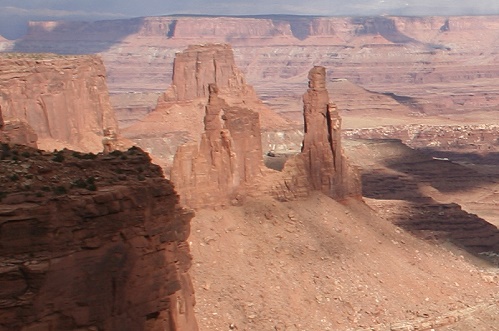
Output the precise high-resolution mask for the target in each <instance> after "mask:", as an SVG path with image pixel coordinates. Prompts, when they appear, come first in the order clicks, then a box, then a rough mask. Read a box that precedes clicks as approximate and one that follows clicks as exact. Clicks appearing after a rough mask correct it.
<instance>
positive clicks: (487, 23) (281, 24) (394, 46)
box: [15, 16, 499, 112]
mask: <svg viewBox="0 0 499 331" xmlns="http://www.w3.org/2000/svg"><path fill="white" fill-rule="evenodd" d="M497 22H498V20H497V16H481V17H480V16H469V17H466V16H462V17H394V16H383V17H364V18H362V17H356V18H353V17H300V16H268V17H254V18H250V17H246V18H235V17H230V18H228V17H168V16H165V17H147V18H141V19H130V20H115V21H101V22H92V23H82V22H48V23H47V22H33V23H31V25H30V31H29V33H28V35H26V36H25V37H24V38H23V39H21V40H18V41H16V45H15V48H16V49H17V50H19V51H51V52H62V53H66V54H67V53H71V54H75V53H85V52H101V53H102V56H103V58H104V61H105V63H106V67H107V68H108V72H109V84H110V87H111V89H112V90H115V91H116V90H120V91H143V90H157V89H158V86H166V84H168V83H169V82H170V81H171V77H172V71H171V70H170V69H168V68H167V69H165V62H166V63H167V64H168V63H172V62H173V59H174V57H175V52H177V51H180V50H182V49H183V48H185V47H187V45H190V44H195V43H208V42H211V43H214V42H217V43H231V44H232V45H233V47H234V49H235V54H236V61H237V64H238V66H239V68H241V70H242V71H243V72H244V74H245V76H246V79H247V80H248V81H249V82H251V84H252V85H253V86H255V88H256V90H257V91H258V94H259V95H260V96H262V97H263V98H264V99H265V101H266V102H272V99H274V98H275V97H277V96H281V95H282V94H283V93H286V95H292V96H296V97H299V95H300V94H301V91H302V87H301V86H300V85H299V84H298V82H302V81H303V79H304V78H305V77H306V74H307V72H308V69H309V68H310V67H311V66H313V65H322V66H325V67H328V68H332V69H333V68H334V72H335V76H336V77H341V78H347V79H349V80H350V81H352V82H353V83H355V84H360V85H361V86H363V87H366V88H369V89H370V90H374V91H379V92H387V91H389V92H393V93H396V94H398V95H408V96H411V97H422V98H423V99H424V100H426V101H427V103H428V104H427V105H426V106H427V107H426V109H425V111H427V112H434V111H448V110H449V109H459V110H463V111H469V110H473V109H476V108H481V107H491V106H495V105H496V104H497V103H498V101H499V91H498V90H497V88H496V84H495V79H496V78H497V77H499V70H498V69H497V66H496V65H495V57H494V54H495V53H496V52H497V44H496V43H495V42H494V41H495V40H496V39H497V38H498V34H497V31H499V30H498V23H497ZM74 31H78V33H77V34H75V33H74ZM277 80H279V81H283V83H280V84H279V87H277V88H276V86H275V85H276V84H275V82H276V81H277ZM284 84H285V85H284ZM470 86H475V87H474V88H473V90H474V92H472V93H470V90H471V88H470ZM476 87H479V88H478V89H477V88H476ZM436 91H438V93H436ZM428 101H431V102H428ZM274 104H275V105H276V106H277V105H278V104H276V103H274ZM201 110H202V109H201ZM296 110H298V109H296Z"/></svg>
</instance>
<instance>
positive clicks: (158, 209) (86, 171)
mask: <svg viewBox="0 0 499 331" xmlns="http://www.w3.org/2000/svg"><path fill="white" fill-rule="evenodd" d="M1 147H2V148H1V150H0V158H1V161H0V162H1V163H2V166H1V167H0V180H1V181H2V183H3V184H2V192H1V196H0V199H1V202H0V243H1V244H0V260H1V262H0V284H1V286H0V330H86V331H97V330H123V331H141V330H167V331H174V330H197V329H198V328H197V322H196V319H195V317H194V312H193V306H194V293H193V287H192V284H191V280H190V277H189V274H188V271H189V268H190V266H191V255H190V252H189V245H188V243H187V238H188V236H189V232H190V220H191V218H192V217H193V213H192V212H191V211H189V210H186V209H183V208H181V207H180V206H179V204H178V196H177V194H176V193H175V191H174V189H173V185H172V184H171V183H170V182H169V181H168V180H166V179H164V178H163V177H162V172H161V169H160V168H159V167H158V166H156V165H153V164H151V163H150V158H149V157H148V155H147V154H146V153H144V152H142V151H141V150H140V149H138V148H131V149H129V150H128V151H125V152H120V151H115V152H112V153H110V154H107V155H104V154H99V155H95V154H84V153H79V152H74V151H70V150H66V149H64V150H62V151H59V152H55V153H52V152H44V151H41V150H37V149H33V148H30V147H26V146H21V145H8V144H2V145H1Z"/></svg>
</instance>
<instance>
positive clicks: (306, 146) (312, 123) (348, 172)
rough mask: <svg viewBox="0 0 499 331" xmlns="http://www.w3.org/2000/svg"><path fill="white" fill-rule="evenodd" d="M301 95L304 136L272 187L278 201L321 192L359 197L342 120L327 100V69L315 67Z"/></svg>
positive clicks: (358, 178) (331, 195)
mask: <svg viewBox="0 0 499 331" xmlns="http://www.w3.org/2000/svg"><path fill="white" fill-rule="evenodd" d="M308 79H309V89H308V91H307V92H306V93H305V94H304V95H303V114H304V122H305V137H304V139H303V147H302V151H301V153H300V154H298V155H296V156H295V157H294V158H293V159H291V160H289V161H288V162H287V163H286V164H285V166H284V169H283V176H284V180H283V181H282V182H280V183H279V184H278V185H277V186H276V187H275V188H274V192H273V193H274V194H275V195H276V196H277V198H278V199H281V200H288V199H294V198H297V197H304V196H307V195H309V194H310V192H311V191H321V192H323V193H324V194H326V195H327V196H329V197H332V198H334V199H344V198H346V197H360V196H361V195H362V191H361V183H360V177H359V175H358V173H357V171H356V170H355V169H354V168H353V167H352V166H351V165H350V164H349V163H348V160H347V158H346V157H345V156H344V154H343V150H342V145H341V118H340V116H339V114H338V110H337V109H336V106H335V105H334V104H333V103H331V101H330V100H329V93H328V91H327V89H326V69H325V68H324V67H320V66H315V67H314V68H312V69H311V70H310V72H309V75H308Z"/></svg>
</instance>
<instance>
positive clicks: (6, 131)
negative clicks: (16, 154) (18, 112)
mask: <svg viewBox="0 0 499 331" xmlns="http://www.w3.org/2000/svg"><path fill="white" fill-rule="evenodd" d="M37 140H38V137H37V135H36V133H35V131H34V130H33V128H32V127H30V126H29V124H27V123H25V122H23V121H19V120H13V121H4V119H3V116H2V107H1V106H0V142H2V143H6V144H18V145H26V146H30V147H33V148H36V147H37V143H36V141H37Z"/></svg>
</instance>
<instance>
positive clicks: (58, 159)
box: [52, 152, 64, 162]
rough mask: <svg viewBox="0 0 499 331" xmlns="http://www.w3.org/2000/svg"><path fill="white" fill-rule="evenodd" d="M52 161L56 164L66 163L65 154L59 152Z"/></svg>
mask: <svg viewBox="0 0 499 331" xmlns="http://www.w3.org/2000/svg"><path fill="white" fill-rule="evenodd" d="M52 161H55V162H63V161H64V154H62V152H57V153H56V154H55V155H54V157H53V158H52Z"/></svg>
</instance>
